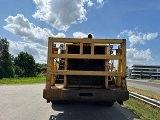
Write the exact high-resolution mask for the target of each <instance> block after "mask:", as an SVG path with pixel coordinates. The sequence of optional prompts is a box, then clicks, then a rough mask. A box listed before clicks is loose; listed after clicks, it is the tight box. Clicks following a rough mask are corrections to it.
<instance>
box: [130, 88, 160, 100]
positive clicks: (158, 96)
mask: <svg viewBox="0 0 160 120" xmlns="http://www.w3.org/2000/svg"><path fill="white" fill-rule="evenodd" d="M128 90H130V91H133V92H136V93H139V94H141V95H145V96H147V97H150V98H153V99H156V100H160V94H158V93H155V92H152V91H148V90H143V89H139V88H135V87H130V86H128Z"/></svg>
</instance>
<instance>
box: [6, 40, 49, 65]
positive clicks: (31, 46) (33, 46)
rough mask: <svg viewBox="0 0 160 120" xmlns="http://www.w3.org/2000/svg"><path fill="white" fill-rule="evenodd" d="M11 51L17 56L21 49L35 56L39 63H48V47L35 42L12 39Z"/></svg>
mask: <svg viewBox="0 0 160 120" xmlns="http://www.w3.org/2000/svg"><path fill="white" fill-rule="evenodd" d="M8 41H9V43H10V47H9V51H10V53H11V54H12V55H14V56H17V55H18V54H19V53H20V52H21V51H25V52H27V53H29V54H31V55H33V56H34V59H35V60H36V62H38V63H46V61H47V47H45V46H42V45H40V44H38V43H33V42H20V41H18V42H17V41H16V42H15V41H11V40H8Z"/></svg>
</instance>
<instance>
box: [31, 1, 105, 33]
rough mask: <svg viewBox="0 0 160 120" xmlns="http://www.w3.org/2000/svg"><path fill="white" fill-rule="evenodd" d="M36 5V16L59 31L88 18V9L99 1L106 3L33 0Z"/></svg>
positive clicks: (34, 15) (100, 4)
mask: <svg viewBox="0 0 160 120" xmlns="http://www.w3.org/2000/svg"><path fill="white" fill-rule="evenodd" d="M33 2H34V3H35V5H36V12H35V13H34V14H33V17H34V18H37V19H39V20H41V21H44V22H46V23H47V24H49V25H51V26H52V27H54V28H56V29H57V30H59V31H61V30H62V31H67V30H68V29H69V27H70V26H71V25H72V24H78V23H82V22H84V21H86V20H87V16H86V14H87V9H86V6H85V5H86V4H87V6H88V7H92V6H93V5H94V4H95V3H98V5H99V6H100V7H102V6H103V5H104V1H103V0H97V1H94V0H33Z"/></svg>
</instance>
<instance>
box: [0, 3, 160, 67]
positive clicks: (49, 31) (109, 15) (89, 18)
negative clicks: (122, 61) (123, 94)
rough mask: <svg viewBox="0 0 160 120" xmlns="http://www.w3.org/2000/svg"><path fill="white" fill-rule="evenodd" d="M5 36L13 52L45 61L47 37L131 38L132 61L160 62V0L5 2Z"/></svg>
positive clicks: (129, 62) (1, 34) (2, 30)
mask: <svg viewBox="0 0 160 120" xmlns="http://www.w3.org/2000/svg"><path fill="white" fill-rule="evenodd" d="M0 9H1V10H0V11H1V12H0V13H1V17H0V26H1V27H0V37H1V38H7V39H8V40H9V42H10V52H11V54H13V55H15V56H16V55H17V54H18V53H19V52H20V51H26V52H28V53H29V54H32V55H33V56H34V58H35V60H36V62H40V63H46V59H47V38H48V37H49V36H54V37H85V36H87V34H88V33H92V34H93V35H94V37H95V38H124V39H127V65H128V66H129V65H132V64H149V65H150V64H154V65H160V60H159V59H160V52H159V49H160V15H159V14H160V1H159V0H154V1H151V0H19V1H18V0H1V1H0Z"/></svg>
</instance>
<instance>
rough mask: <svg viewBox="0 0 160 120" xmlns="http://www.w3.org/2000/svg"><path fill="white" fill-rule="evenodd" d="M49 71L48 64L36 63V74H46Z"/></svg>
mask: <svg viewBox="0 0 160 120" xmlns="http://www.w3.org/2000/svg"><path fill="white" fill-rule="evenodd" d="M46 71H47V65H46V64H40V63H36V74H45V73H46Z"/></svg>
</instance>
